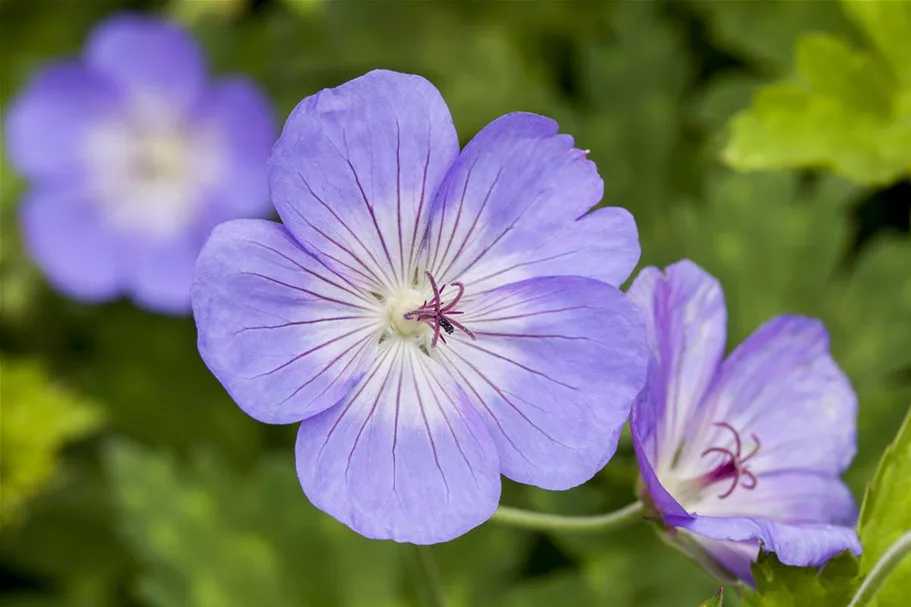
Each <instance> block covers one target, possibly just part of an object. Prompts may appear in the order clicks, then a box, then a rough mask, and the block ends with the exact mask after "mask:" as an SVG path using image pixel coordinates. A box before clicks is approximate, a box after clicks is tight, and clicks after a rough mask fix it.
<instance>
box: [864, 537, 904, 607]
mask: <svg viewBox="0 0 911 607" xmlns="http://www.w3.org/2000/svg"><path fill="white" fill-rule="evenodd" d="M908 555H911V531H909V532H907V533H905V534H904V535H903V536H901V537H899V538H898V539H897V540H895V543H894V544H892V545H891V546H890V547H889V549H888V550H886V552H885V554H883V555H882V557H881V558H880V559H879V562H878V563H876V565H874V566H873V569H872V570H871V571H870V573H869V574H868V575H867V578H866V579H865V580H864V583H863V584H861V585H860V588H858V589H857V594H855V595H854V598H853V599H852V600H851V603H850V604H849V605H848V607H864V606H865V605H868V604H869V603H870V601H871V600H872V599H873V597H874V596H876V593H877V591H879V589H880V587H881V586H882V585H883V582H885V581H886V578H887V577H889V574H890V573H892V572H893V571H894V570H895V568H896V567H898V566H899V564H900V563H901V562H902V560H903V559H904V558H905V557H906V556H908Z"/></svg>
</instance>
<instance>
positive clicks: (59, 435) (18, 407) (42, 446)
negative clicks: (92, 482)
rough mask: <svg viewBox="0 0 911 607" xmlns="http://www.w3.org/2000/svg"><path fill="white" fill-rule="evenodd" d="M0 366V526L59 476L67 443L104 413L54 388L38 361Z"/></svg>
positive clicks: (0, 363)
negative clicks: (0, 390) (0, 401)
mask: <svg viewBox="0 0 911 607" xmlns="http://www.w3.org/2000/svg"><path fill="white" fill-rule="evenodd" d="M0 368H2V369H3V408H2V410H0V411H2V415H0V524H2V525H3V526H6V525H9V524H11V523H12V522H14V520H15V519H16V518H17V517H18V516H19V515H20V514H22V509H23V507H24V506H25V505H26V502H27V501H28V500H29V499H30V498H31V497H33V496H34V495H36V494H37V493H38V492H39V491H41V490H42V489H44V488H45V486H46V485H47V484H48V483H49V482H51V481H52V480H53V479H54V477H55V475H57V474H58V467H59V466H60V460H59V455H60V451H61V450H62V449H63V447H64V445H65V444H66V443H68V442H70V441H73V440H76V439H79V438H83V437H85V436H86V435H88V434H90V433H92V432H94V431H95V430H97V429H98V427H99V426H100V425H101V422H102V412H101V410H100V409H98V407H96V406H95V405H93V404H91V403H89V402H87V401H84V400H81V399H79V398H78V397H76V396H73V395H72V394H70V393H69V392H67V391H66V390H64V389H62V388H60V387H59V386H55V385H54V384H53V382H52V380H51V379H50V378H49V377H48V375H47V373H46V372H45V371H44V370H43V369H42V368H41V366H40V364H38V363H36V362H32V361H30V362H22V361H18V360H15V361H13V360H10V359H5V358H4V359H0Z"/></svg>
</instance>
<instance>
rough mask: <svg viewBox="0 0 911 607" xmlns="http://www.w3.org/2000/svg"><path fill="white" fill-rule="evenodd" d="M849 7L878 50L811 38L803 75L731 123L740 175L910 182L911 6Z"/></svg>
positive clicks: (853, 0) (806, 40)
mask: <svg viewBox="0 0 911 607" xmlns="http://www.w3.org/2000/svg"><path fill="white" fill-rule="evenodd" d="M793 4H806V3H793ZM843 4H844V5H845V8H846V9H847V12H848V14H849V16H851V17H852V18H853V19H854V20H855V21H856V22H857V24H858V25H859V26H860V27H861V28H862V29H863V30H864V31H865V33H866V34H867V35H868V37H869V38H870V39H871V41H872V42H873V44H874V46H875V48H874V49H872V50H858V49H857V48H855V47H854V46H853V45H852V44H851V43H850V42H846V41H845V40H843V39H842V38H839V37H837V36H834V35H831V34H816V33H814V34H807V35H804V36H803V37H802V38H801V39H800V40H799V42H798V43H797V52H796V55H797V56H796V64H797V65H796V76H794V77H791V78H789V79H787V80H784V81H782V82H779V83H775V84H772V85H769V86H767V87H764V88H762V89H760V90H759V91H758V93H757V94H756V96H755V99H754V102H753V105H752V107H751V108H750V109H748V110H746V111H744V112H742V113H741V114H739V115H738V116H737V118H736V119H735V120H734V122H733V123H732V125H731V131H732V133H731V141H730V144H729V145H728V147H727V148H726V149H725V154H724V155H725V159H726V160H727V162H729V163H730V164H732V165H733V166H735V167H737V168H738V169H741V170H757V169H781V168H791V167H798V168H800V167H824V168H826V169H829V170H831V171H833V172H835V173H838V174H840V175H843V176H844V177H846V178H848V179H850V180H852V181H854V182H856V183H860V184H884V183H890V182H893V181H895V180H897V179H900V178H902V177H903V176H905V175H907V173H908V171H909V169H911V70H909V68H908V58H909V57H911V3H909V2H866V1H863V0H844V2H843Z"/></svg>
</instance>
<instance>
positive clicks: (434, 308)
mask: <svg viewBox="0 0 911 607" xmlns="http://www.w3.org/2000/svg"><path fill="white" fill-rule="evenodd" d="M425 274H426V275H427V279H428V280H429V281H430V287H431V288H432V289H433V299H431V300H430V301H426V300H425V301H424V303H423V305H421V307H420V308H418V309H417V310H412V311H411V312H407V313H406V314H405V319H406V320H413V321H415V322H423V323H426V324H427V325H428V326H429V327H431V328H432V329H433V340H432V341H431V342H430V347H431V348H433V347H436V345H437V340H438V339H442V340H443V343H444V344H445V343H446V338H445V337H444V336H443V334H442V333H441V332H440V329H441V328H442V329H443V331H446V333H448V334H449V335H452V333H453V332H454V331H455V330H456V329H459V330H461V331H463V332H464V333H465V334H466V335H468V337H470V338H471V339H472V340H474V339H477V338H476V337H475V334H474V333H472V332H471V331H469V330H468V329H467V328H466V327H465V325H463V324H462V323H460V322H458V321H456V320H454V319H453V318H452V316H453V315H455V314H461V312H458V311H456V310H455V307H456V304H458V303H459V301H460V300H461V299H462V295H463V294H464V293H465V285H463V284H462V283H460V282H454V283H452V286H454V287H456V288H457V289H458V290H459V292H458V293H456V296H455V297H453V298H452V301H450V302H449V303H448V304H446V305H443V291H444V290H445V289H446V285H445V284H444V285H443V286H442V287H441V288H439V289H438V288H437V283H436V281H435V280H434V279H433V276H432V275H431V274H430V272H425Z"/></svg>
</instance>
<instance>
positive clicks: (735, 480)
mask: <svg viewBox="0 0 911 607" xmlns="http://www.w3.org/2000/svg"><path fill="white" fill-rule="evenodd" d="M712 425H713V426H717V427H718V428H725V429H727V430H729V431H730V432H731V434H733V435H734V450H733V451H732V450H731V449H729V448H727V447H709V448H708V449H706V450H705V451H703V452H702V457H705V456H706V455H708V454H710V453H721V454H722V455H726V456H728V458H730V459H728V461H726V462H725V463H723V464H722V465H720V466H718V467H717V468H715V469H714V470H713V471H711V472H709V473H708V474H706V475H705V476H704V477H703V479H704V481H705V482H706V483H707V484H713V483H716V482H718V481H721V480H724V479H727V478H731V479H732V481H731V486H730V487H728V490H727V491H725V492H724V493H722V494H721V495H719V496H718V497H719V498H721V499H724V498H726V497H728V496H729V495H731V494H732V493H734V489H736V488H737V487H738V485H739V486H740V487H743V488H744V489H746V490H747V491H752V490H753V489H755V488H756V485H758V484H759V479H758V478H756V475H755V474H753V472H752V471H751V470H749V469H748V468H747V467H746V466H745V465H744V464H746V463H747V462H748V461H750V460H751V459H752V458H753V456H755V455H756V454H757V453H758V452H759V448H760V447H761V446H762V443H760V441H759V437H758V436H756V435H755V434H750V438H752V439H753V442H754V443H756V445H755V446H754V447H753V450H752V451H750V452H749V453H748V454H747V455H746V456H744V455H743V442H742V441H741V440H740V433H739V432H737V430H736V429H734V427H733V426H732V425H731V424H729V423H727V422H717V423H714V424H712ZM743 479H746V480H749V481H750V482H749V484H747V483H746V482H744V481H743Z"/></svg>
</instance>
